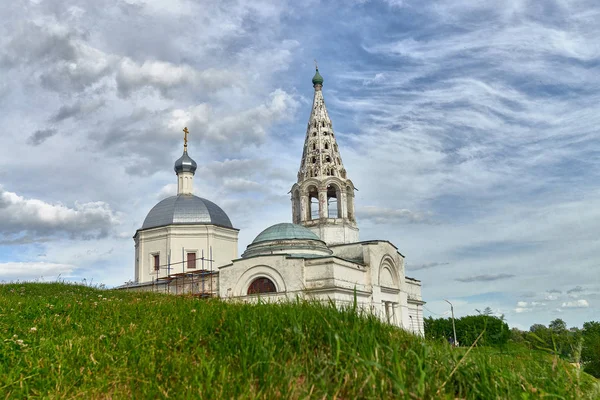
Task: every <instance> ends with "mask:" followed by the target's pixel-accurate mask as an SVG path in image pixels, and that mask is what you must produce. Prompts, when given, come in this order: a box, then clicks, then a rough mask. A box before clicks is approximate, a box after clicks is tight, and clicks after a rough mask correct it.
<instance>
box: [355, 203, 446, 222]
mask: <svg viewBox="0 0 600 400" xmlns="http://www.w3.org/2000/svg"><path fill="white" fill-rule="evenodd" d="M357 215H358V217H359V218H360V219H361V220H368V221H370V222H373V223H375V224H388V223H390V222H393V221H395V222H398V221H401V222H406V223H413V224H432V223H435V222H434V221H433V220H432V213H430V212H414V211H411V210H407V209H393V208H385V207H376V206H364V207H360V208H359V209H358V210H357Z"/></svg>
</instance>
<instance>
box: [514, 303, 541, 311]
mask: <svg viewBox="0 0 600 400" xmlns="http://www.w3.org/2000/svg"><path fill="white" fill-rule="evenodd" d="M545 307H546V303H544V302H540V301H531V302H527V301H518V302H517V307H516V308H515V309H514V311H515V312H516V313H517V314H521V313H526V312H531V311H533V310H534V309H540V308H545Z"/></svg>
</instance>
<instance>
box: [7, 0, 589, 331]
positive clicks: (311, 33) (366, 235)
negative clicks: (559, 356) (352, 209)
mask: <svg viewBox="0 0 600 400" xmlns="http://www.w3.org/2000/svg"><path fill="white" fill-rule="evenodd" d="M297 3H299V2H286V1H278V2H274V1H273V2H269V1H242V0H231V1H224V2H223V1H188V0H176V1H171V0H169V1H167V0H148V1H142V0H127V1H123V0H96V1H93V2H92V1H89V0H88V1H83V0H82V1H75V0H73V1H59V0H49V1H43V0H36V1H29V2H15V3H12V4H10V5H7V6H6V7H4V8H3V9H2V10H1V11H0V15H1V16H2V19H3V20H4V21H6V23H5V24H3V25H2V26H1V27H0V33H1V35H0V44H1V47H0V48H2V49H3V50H2V52H1V53H0V70H1V73H2V76H3V77H4V78H5V79H2V81H1V82H0V105H1V109H2V110H3V112H2V113H1V115H0V122H1V125H0V126H2V128H3V132H2V135H0V221H1V223H0V279H3V280H5V281H12V280H18V279H20V280H23V279H39V277H41V276H43V277H44V278H43V279H45V280H53V279H56V277H57V276H58V275H59V274H60V276H61V277H65V278H67V279H72V280H81V279H83V278H85V279H87V281H90V280H91V279H93V280H94V282H104V283H105V284H107V285H109V286H110V285H117V284H120V283H123V282H124V281H127V280H129V279H131V278H132V277H133V240H132V239H131V237H132V236H133V234H134V232H135V230H136V229H137V228H139V227H140V226H141V223H142V221H143V219H144V217H145V215H146V213H147V212H148V211H149V210H150V208H151V207H152V206H153V205H154V204H155V203H156V202H157V201H158V200H160V199H161V198H163V197H166V196H167V195H169V194H171V193H173V191H174V190H175V179H174V174H173V170H172V164H173V162H174V160H175V159H176V158H177V157H178V156H179V154H180V152H181V129H182V127H183V126H188V127H189V129H190V131H191V137H190V154H191V155H192V157H194V159H195V160H196V161H197V162H198V164H199V168H198V171H197V174H196V179H195V187H196V193H197V194H198V195H200V196H202V197H206V198H208V199H210V200H212V201H214V202H216V203H218V204H219V205H220V206H222V207H223V208H224V209H225V210H226V211H227V213H228V214H229V215H230V217H231V219H232V221H233V223H234V225H235V226H236V227H237V228H240V229H241V231H240V251H242V250H243V249H244V248H245V246H246V245H247V244H248V243H249V242H250V241H251V240H252V239H253V238H254V237H255V236H256V235H257V234H258V233H259V232H260V231H261V230H262V229H264V228H265V227H267V226H269V225H271V224H273V223H276V222H281V221H289V220H291V205H290V200H289V195H288V194H287V193H288V191H289V189H290V187H291V186H292V184H293V183H294V180H295V178H296V173H297V169H298V167H299V164H300V156H301V154H302V142H303V139H304V127H305V124H306V121H307V118H308V116H309V111H310V102H311V100H312V86H311V83H310V79H311V77H312V74H313V72H314V62H313V59H315V58H316V59H317V60H318V62H319V68H320V71H321V73H322V75H323V77H324V78H325V84H324V95H325V100H326V103H327V107H328V110H329V114H330V116H331V118H332V120H333V123H334V129H335V131H336V137H337V138H338V142H339V145H340V151H341V154H342V158H343V161H344V165H345V167H346V169H347V171H348V175H349V177H350V178H351V179H352V180H353V182H354V183H355V185H356V186H357V188H358V189H359V191H358V192H357V196H356V206H357V218H358V223H359V227H360V229H361V239H374V238H379V239H389V240H390V241H392V242H393V243H394V244H396V245H397V246H398V248H399V250H400V251H401V253H402V254H403V255H405V257H406V263H407V274H408V275H409V276H413V277H415V278H418V279H421V280H422V282H423V296H424V298H425V300H426V301H427V302H428V303H427V305H426V307H427V309H428V310H430V311H428V312H431V313H432V314H433V315H445V314H447V313H448V310H447V304H446V303H445V302H444V301H443V299H444V298H447V299H450V300H451V301H453V302H454V304H455V309H456V311H457V314H458V315H465V314H472V313H474V312H475V309H483V308H485V307H487V306H489V307H491V308H492V309H493V310H494V311H495V312H496V313H498V314H504V315H505V316H506V318H507V320H508V322H509V324H511V325H512V326H517V327H520V328H528V327H529V326H530V325H531V324H533V323H545V324H547V323H548V322H550V321H551V320H553V319H555V318H563V319H564V320H566V321H567V323H568V324H569V325H581V324H582V323H583V322H584V321H589V320H598V319H600V312H599V311H598V309H599V308H600V257H599V256H598V254H599V252H600V239H599V235H598V233H597V232H598V227H599V226H600V172H599V171H600V168H599V167H600V165H599V164H600V141H599V136H600V135H599V131H598V129H599V128H598V126H600V78H599V76H600V74H599V73H598V72H599V71H598V67H599V66H600V43H599V42H598V40H597V38H598V37H600V27H599V26H598V24H597V21H598V20H599V19H600V6H599V5H597V4H596V3H595V2H594V1H583V0H582V1H568V0H563V1H558V0H557V1H543V2H540V1H525V0H522V1H521V0H509V1H505V2H500V3H498V2H475V1H467V0H455V1H436V2H417V1H402V0H388V1H354V2H353V1H347V2H334V1H305V2H301V4H297Z"/></svg>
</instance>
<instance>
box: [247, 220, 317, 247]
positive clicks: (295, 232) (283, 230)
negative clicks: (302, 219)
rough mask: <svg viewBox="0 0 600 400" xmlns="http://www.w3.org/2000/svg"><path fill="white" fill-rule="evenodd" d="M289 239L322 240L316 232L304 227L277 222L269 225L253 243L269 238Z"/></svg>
mask: <svg viewBox="0 0 600 400" xmlns="http://www.w3.org/2000/svg"><path fill="white" fill-rule="evenodd" d="M289 239H310V240H321V239H320V238H319V237H318V236H317V235H316V234H314V233H313V232H311V231H310V230H308V229H307V228H305V227H303V226H302V225H296V224H292V223H289V222H284V223H281V224H276V225H273V226H270V227H268V228H267V229H265V230H264V231H262V232H261V233H259V234H258V236H257V237H256V239H254V240H253V241H252V243H258V242H265V241H267V240H289Z"/></svg>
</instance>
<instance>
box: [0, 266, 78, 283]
mask: <svg viewBox="0 0 600 400" xmlns="http://www.w3.org/2000/svg"><path fill="white" fill-rule="evenodd" d="M74 269H75V267H74V266H73V265H69V264H57V263H47V262H5V263H0V280H2V281H6V282H10V281H15V280H19V281H23V280H35V279H40V278H47V279H48V280H56V279H57V278H58V277H59V276H60V277H62V278H67V277H68V276H69V275H70V274H71V273H72V272H73V270H74Z"/></svg>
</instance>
